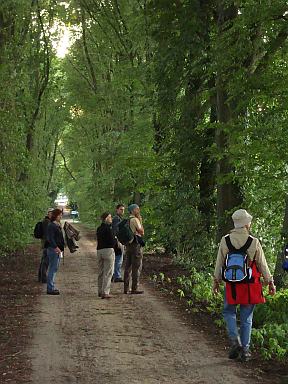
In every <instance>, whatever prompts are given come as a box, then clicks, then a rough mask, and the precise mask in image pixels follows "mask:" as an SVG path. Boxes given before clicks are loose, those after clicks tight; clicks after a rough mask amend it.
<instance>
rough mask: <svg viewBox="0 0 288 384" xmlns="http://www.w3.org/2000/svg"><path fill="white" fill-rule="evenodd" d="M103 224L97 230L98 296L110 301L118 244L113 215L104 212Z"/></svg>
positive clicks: (102, 216)
mask: <svg viewBox="0 0 288 384" xmlns="http://www.w3.org/2000/svg"><path fill="white" fill-rule="evenodd" d="M101 220H102V224H101V225H100V226H99V227H98V228H97V230H96V239H97V259H98V296H99V297H101V298H102V299H110V298H111V297H112V296H111V295H110V287H111V278H112V275H113V270H114V263H115V251H114V247H115V244H116V238H115V234H114V232H113V229H112V215H111V214H110V213H109V212H104V213H103V214H102V215H101Z"/></svg>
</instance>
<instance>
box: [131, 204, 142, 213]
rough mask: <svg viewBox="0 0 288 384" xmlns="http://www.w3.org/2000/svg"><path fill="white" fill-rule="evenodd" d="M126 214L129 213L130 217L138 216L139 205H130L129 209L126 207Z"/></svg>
mask: <svg viewBox="0 0 288 384" xmlns="http://www.w3.org/2000/svg"><path fill="white" fill-rule="evenodd" d="M128 212H129V213H130V214H131V215H138V214H139V213H140V208H139V205H137V204H131V205H129V207H128Z"/></svg>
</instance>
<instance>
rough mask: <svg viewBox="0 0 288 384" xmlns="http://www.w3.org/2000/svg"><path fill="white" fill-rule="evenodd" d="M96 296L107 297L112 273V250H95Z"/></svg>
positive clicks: (113, 260) (113, 255) (113, 261)
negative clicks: (96, 268) (96, 262)
mask: <svg viewBox="0 0 288 384" xmlns="http://www.w3.org/2000/svg"><path fill="white" fill-rule="evenodd" d="M97 259H98V294H99V295H109V293H110V286H111V278H112V275H113V271H114V263H115V252H114V249H113V248H104V249H97Z"/></svg>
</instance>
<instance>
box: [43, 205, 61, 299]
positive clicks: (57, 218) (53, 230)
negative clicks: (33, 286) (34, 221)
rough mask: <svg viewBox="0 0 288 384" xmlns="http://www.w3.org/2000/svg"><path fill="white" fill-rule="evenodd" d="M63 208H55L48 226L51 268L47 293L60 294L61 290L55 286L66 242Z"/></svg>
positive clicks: (48, 253)
mask: <svg viewBox="0 0 288 384" xmlns="http://www.w3.org/2000/svg"><path fill="white" fill-rule="evenodd" d="M61 218H62V210H61V209H54V210H53V212H52V216H51V222H50V223H49V225H48V228H47V242H48V248H47V255H48V258H49V268H48V275H47V294H48V295H59V294H60V292H59V290H58V289H56V288H55V277H56V273H57V271H58V268H59V262H60V255H61V253H62V252H63V251H64V247H65V242H64V237H63V232H62V227H61Z"/></svg>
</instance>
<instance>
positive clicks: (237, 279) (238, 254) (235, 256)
mask: <svg viewBox="0 0 288 384" xmlns="http://www.w3.org/2000/svg"><path fill="white" fill-rule="evenodd" d="M225 241H226V244H227V247H228V250H229V252H228V253H227V255H226V258H225V263H224V266H223V268H222V278H223V280H224V281H226V282H230V283H242V282H244V281H249V280H250V279H251V276H252V268H250V267H249V265H248V262H249V257H248V255H247V250H248V248H249V247H250V245H251V244H252V241H253V237H252V236H249V237H248V239H247V241H246V243H245V244H244V245H243V247H241V248H240V249H236V248H235V247H234V246H233V245H232V243H231V240H230V235H227V236H225Z"/></svg>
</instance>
